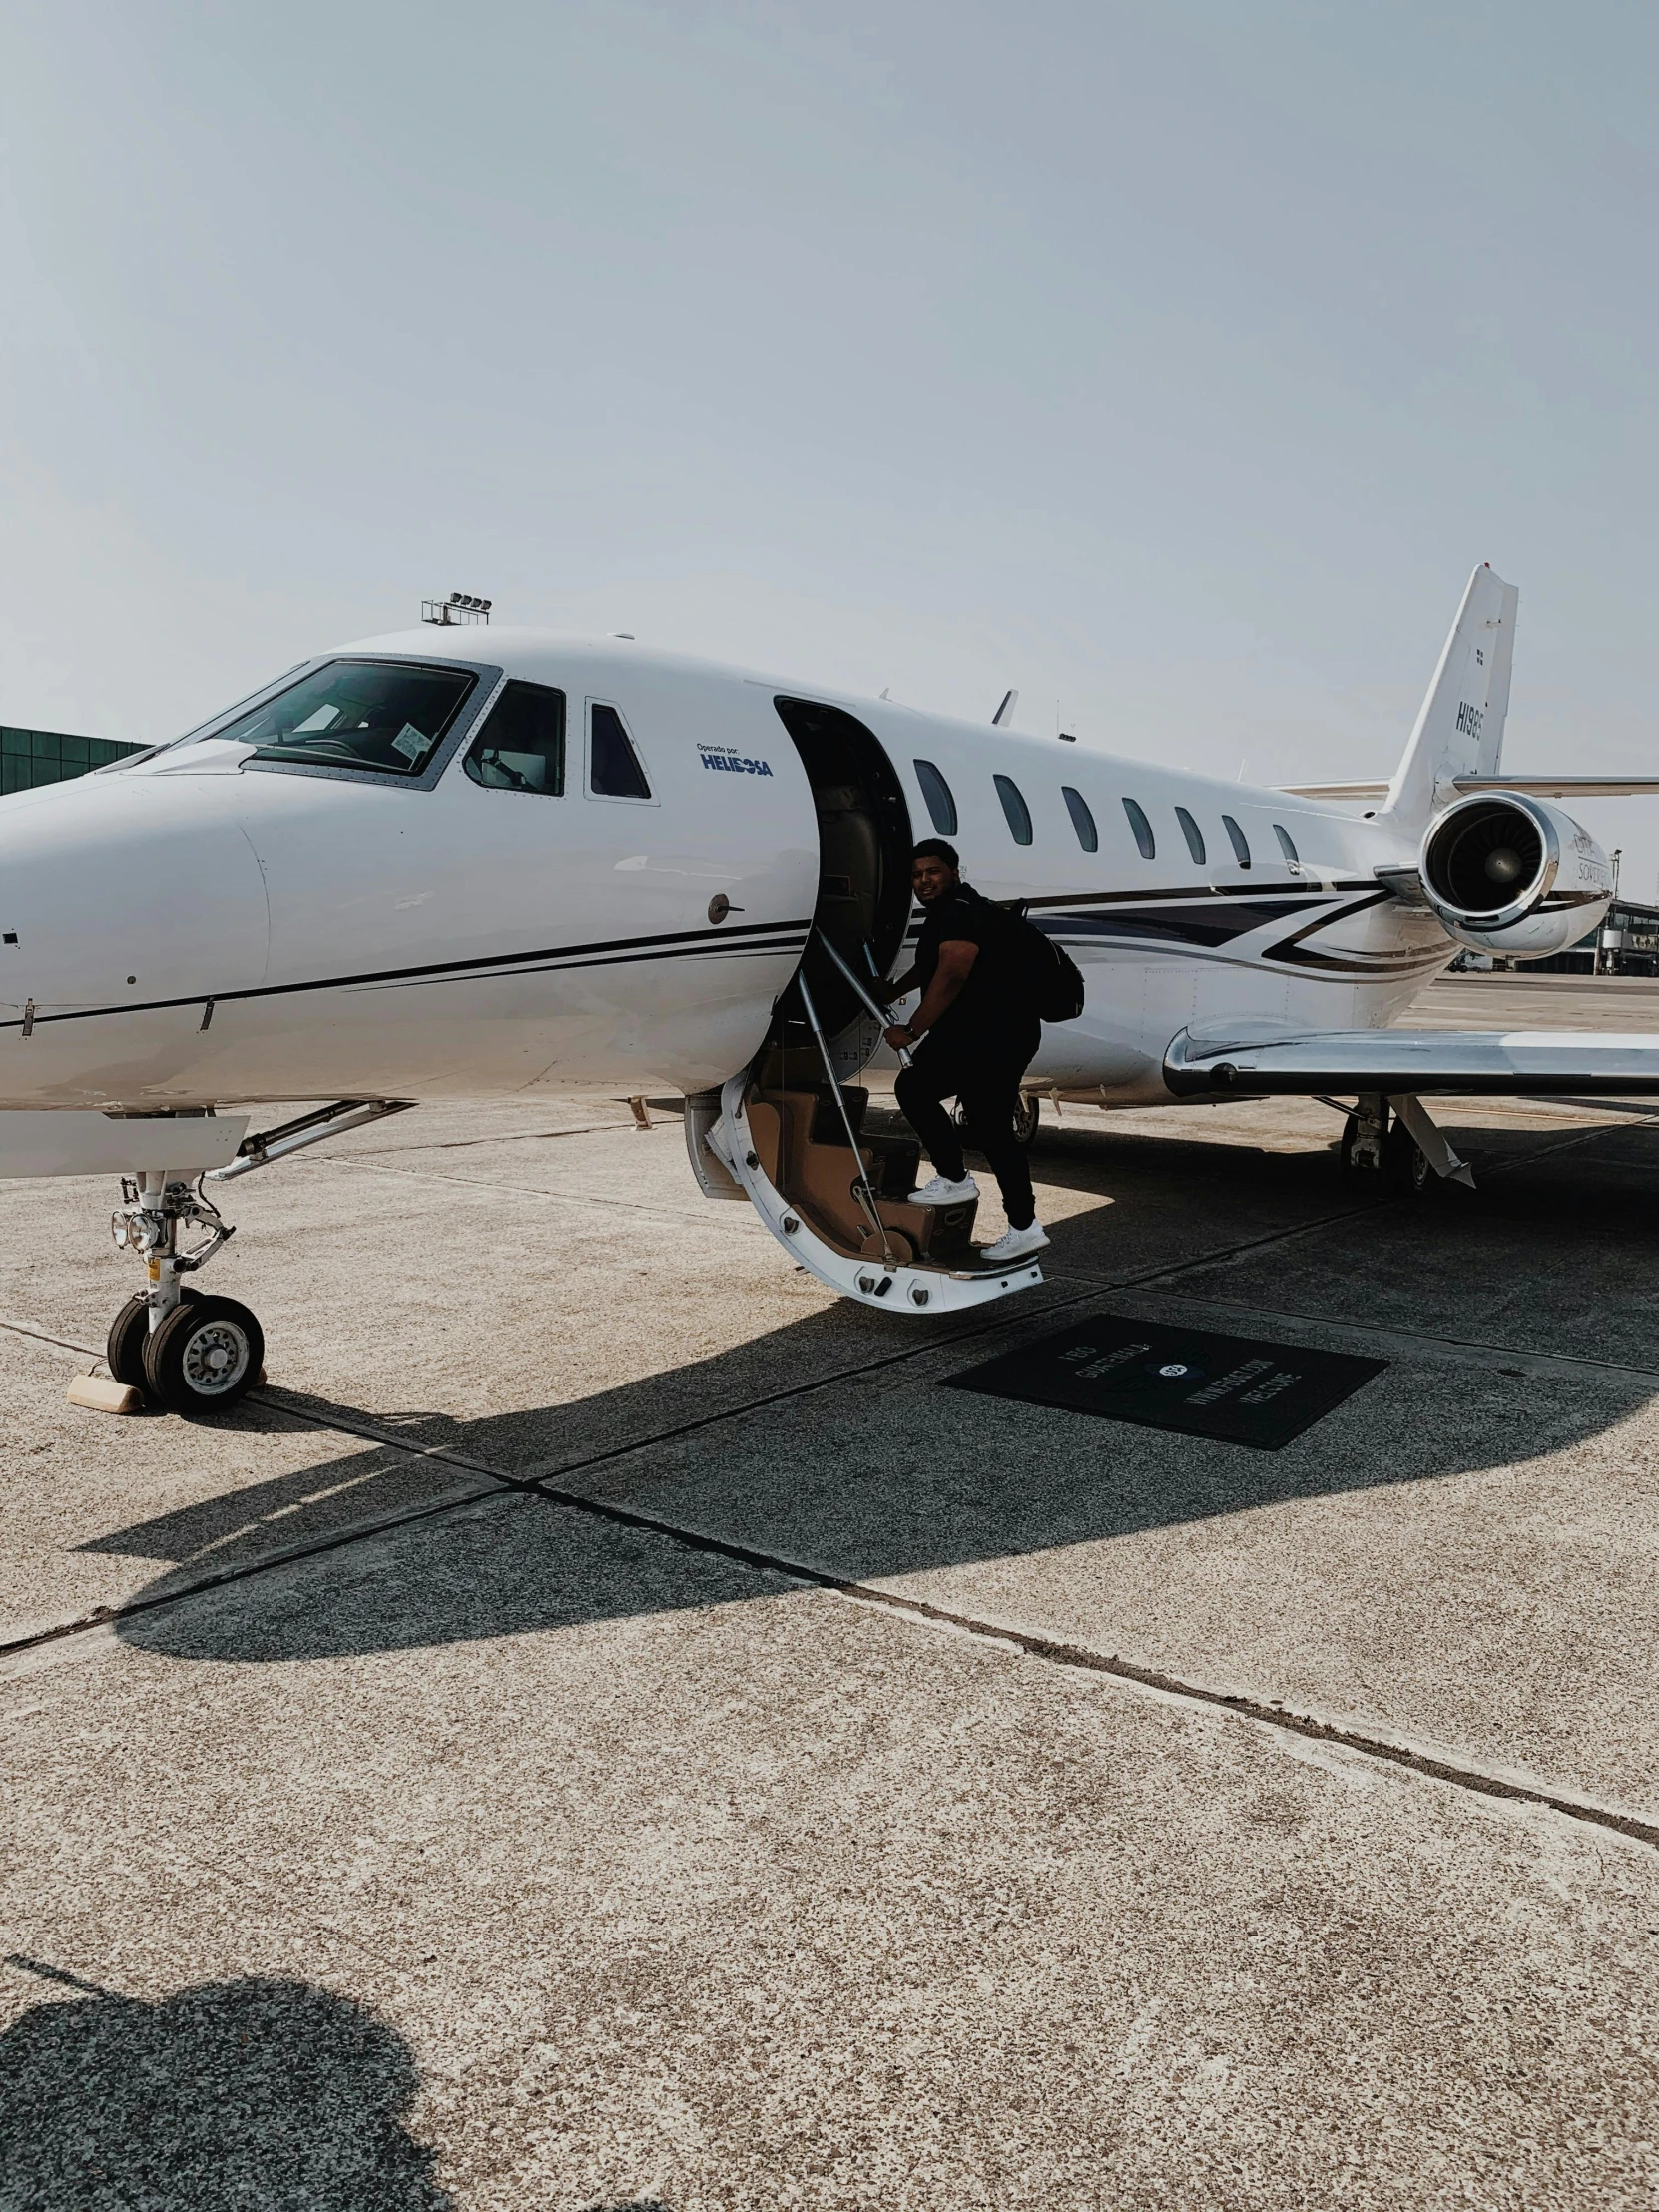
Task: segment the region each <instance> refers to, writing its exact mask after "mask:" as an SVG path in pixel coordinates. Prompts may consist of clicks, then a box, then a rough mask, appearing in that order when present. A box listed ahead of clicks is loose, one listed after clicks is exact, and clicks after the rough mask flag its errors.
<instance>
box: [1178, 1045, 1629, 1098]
mask: <svg viewBox="0 0 1659 2212" xmlns="http://www.w3.org/2000/svg"><path fill="white" fill-rule="evenodd" d="M1164 1081H1165V1082H1166V1083H1167V1084H1168V1085H1169V1088H1170V1089H1171V1090H1172V1091H1174V1092H1175V1094H1176V1095H1177V1097H1182V1098H1204V1097H1210V1098H1213V1097H1215V1096H1216V1095H1217V1094H1218V1093H1222V1094H1225V1093H1231V1094H1234V1095H1240V1096H1257V1097H1261V1096H1265V1095H1267V1094H1270V1093H1285V1094H1292V1095H1294V1094H1298V1093H1301V1094H1304V1095H1308V1096H1318V1095H1319V1094H1320V1093H1322V1092H1326V1091H1336V1092H1338V1093H1339V1094H1341V1093H1345V1092H1353V1091H1383V1092H1386V1093H1388V1094H1389V1095H1395V1096H1398V1095H1402V1096H1407V1097H1417V1098H1425V1097H1433V1096H1436V1095H1439V1096H1442V1097H1444V1096H1450V1097H1473V1096H1486V1097H1497V1098H1502V1097H1511V1098H1547V1097H1549V1096H1550V1095H1551V1094H1555V1095H1558V1096H1577V1097H1597V1096H1600V1097H1619V1096H1636V1095H1640V1094H1643V1093H1653V1094H1656V1095H1659V1034H1656V1035H1652V1036H1644V1035H1634V1034H1633V1035H1628V1036H1614V1035H1601V1034H1597V1033H1594V1032H1589V1033H1586V1032H1584V1031H1581V1030H1571V1029H1561V1030H1551V1029H1510V1030H1503V1031H1495V1030H1494V1031H1486V1030H1478V1029H1338V1030H1332V1031H1330V1032H1329V1033H1328V1034H1326V1035H1324V1036H1313V1037H1264V1038H1242V1037H1239V1038H1234V1039H1231V1040H1227V1039H1223V1038H1222V1037H1220V1036H1212V1037H1194V1035H1193V1034H1192V1032H1191V1031H1190V1030H1187V1029H1183V1030H1182V1032H1181V1034H1180V1036H1178V1037H1177V1038H1176V1039H1175V1041H1174V1043H1173V1044H1172V1045H1171V1046H1170V1048H1169V1050H1168V1052H1167V1053H1166V1054H1165V1056H1164Z"/></svg>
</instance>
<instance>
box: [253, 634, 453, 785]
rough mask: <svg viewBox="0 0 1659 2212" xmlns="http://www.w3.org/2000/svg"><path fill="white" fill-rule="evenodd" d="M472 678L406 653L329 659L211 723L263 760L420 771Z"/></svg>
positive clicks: (407, 772) (382, 771)
mask: <svg viewBox="0 0 1659 2212" xmlns="http://www.w3.org/2000/svg"><path fill="white" fill-rule="evenodd" d="M477 681H478V679H477V677H476V676H474V675H473V673H472V672H471V670H470V669H464V668H443V667H438V668H421V667H418V666H416V665H415V664H414V663H412V662H408V661H330V662H329V663H328V664H327V666H326V667H325V668H313V669H312V670H311V672H310V674H309V675H308V676H302V677H300V679H299V681H298V683H296V684H292V685H290V686H289V687H288V689H287V690H286V691H284V692H278V693H277V697H276V698H275V699H268V700H267V701H266V702H265V704H264V705H263V706H260V707H254V708H251V709H250V710H249V712H248V713H247V714H245V715H239V716H238V717H237V719H236V721H235V722H228V723H226V724H225V725H224V727H223V728H222V729H218V730H216V731H215V732H214V733H213V735H214V737H215V738H229V739H231V740H232V741H233V742H234V743H236V744H240V745H251V746H253V747H254V748H255V758H256V759H257V760H261V761H302V762H307V763H309V764H311V765H312V766H314V767H318V768H348V769H353V768H354V769H372V770H374V771H376V772H377V773H378V774H379V775H382V776H386V775H392V776H418V775H419V774H420V772H421V770H422V769H424V768H425V767H426V765H427V763H428V762H429V761H430V760H431V758H432V755H433V754H434V752H436V750H437V748H438V746H439V744H440V743H441V741H442V739H443V736H444V733H445V732H446V731H447V730H448V729H449V727H450V725H451V724H452V723H453V722H454V720H455V717H456V715H457V714H458V713H459V712H460V710H461V706H462V703H463V702H464V701H465V699H466V696H467V694H468V693H469V692H470V691H471V690H472V688H473V686H474V685H475V684H476V683H477Z"/></svg>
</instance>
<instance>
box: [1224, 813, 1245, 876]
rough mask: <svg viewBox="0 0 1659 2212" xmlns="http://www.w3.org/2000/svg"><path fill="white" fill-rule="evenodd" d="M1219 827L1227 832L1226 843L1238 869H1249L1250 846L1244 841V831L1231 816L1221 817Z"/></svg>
mask: <svg viewBox="0 0 1659 2212" xmlns="http://www.w3.org/2000/svg"><path fill="white" fill-rule="evenodd" d="M1221 826H1222V828H1223V829H1224V830H1226V831H1227V841H1228V843H1229V844H1230V845H1231V846H1232V847H1233V857H1234V859H1235V860H1237V861H1238V863H1239V865H1240V867H1249V865H1250V846H1249V844H1248V842H1247V841H1246V838H1245V833H1244V831H1243V830H1241V829H1240V828H1239V826H1238V824H1237V823H1236V822H1235V821H1234V820H1233V817H1232V816H1231V815H1223V816H1222V818H1221Z"/></svg>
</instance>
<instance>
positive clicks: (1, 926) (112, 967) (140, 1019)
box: [0, 771, 270, 1106]
mask: <svg viewBox="0 0 1659 2212" xmlns="http://www.w3.org/2000/svg"><path fill="white" fill-rule="evenodd" d="M227 786H229V787H230V788H229V789H227ZM235 799H236V792H235V780H234V779H228V778H214V779H208V778H206V777H202V778H198V777H190V778H184V777H180V778H173V779H164V778H161V777H149V776H146V775H144V774H143V772H142V771H140V772H128V773H124V774H122V775H119V776H111V777H92V778H82V779H80V780H78V781H77V782H75V783H70V784H60V785H57V786H49V787H48V788H47V789H45V790H43V791H35V792H19V793H14V794H12V795H10V796H9V797H7V798H6V799H4V800H0V938H3V939H4V941H3V942H0V1105H13V1106H28V1105H40V1104H63V1105H91V1104H101V1103H103V1102H104V1101H106V1100H117V1101H120V1100H125V1099H126V1098H128V1097H129V1096H136V1097H140V1098H142V1097H145V1096H148V1095H151V1094H152V1091H153V1086H154V1083H155V1081H156V1079H157V1076H158V1072H159V1070H160V1069H161V1068H162V1066H163V1065H164V1063H167V1062H169V1061H172V1062H173V1063H174V1064H175V1065H176V1064H177V1057H178V1055H177V1049H176V1047H177V1043H178V1038H176V1037H175V1035H174V1033H175V1032H176V1031H177V1032H178V1036H179V1037H180V1038H182V1037H183V1036H185V1035H186V1034H188V1033H190V1032H193V1031H195V1030H196V1029H197V1028H198V1027H199V1026H200V1022H201V1018H202V1009H203V1005H204V1004H205V1002H206V1000H207V999H208V998H210V997H220V996H225V995H227V994H230V993H234V992H235V991H237V990H247V989H252V988H257V987H258V985H259V984H260V983H261V982H262V981H263V980H264V976H265V966H266V953H267V945H268V940H269V935H270V925H269V922H268V919H267V914H266V898H265V883H264V878H263V876H262V875H261V872H260V864H259V861H258V860H257V859H256V858H255V856H254V849H253V846H252V845H251V844H250V843H249V841H248V838H247V837H246V836H245V835H244V833H243V830H242V829H241V826H240V824H239V823H238V821H237V820H236V812H235ZM25 1030H27V1034H25Z"/></svg>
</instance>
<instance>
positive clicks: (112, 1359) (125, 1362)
mask: <svg viewBox="0 0 1659 2212" xmlns="http://www.w3.org/2000/svg"><path fill="white" fill-rule="evenodd" d="M149 1334H150V1301H149V1300H148V1299H147V1298H146V1297H145V1295H144V1293H143V1292H142V1291H135V1292H134V1294H133V1296H132V1297H131V1298H130V1299H129V1300H128V1301H127V1303H126V1305H125V1306H123V1307H122V1309H121V1311H120V1313H119V1314H117V1315H116V1317H115V1319H114V1321H112V1322H111V1324H110V1333H109V1336H108V1337H107V1338H106V1340H105V1343H104V1364H105V1366H106V1367H107V1368H108V1369H109V1371H110V1374H111V1376H112V1377H113V1378H114V1379H115V1381H116V1382H117V1383H125V1384H126V1385H127V1387H128V1389H130V1390H142V1389H143V1388H144V1340H145V1339H146V1337H148V1336H149Z"/></svg>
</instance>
